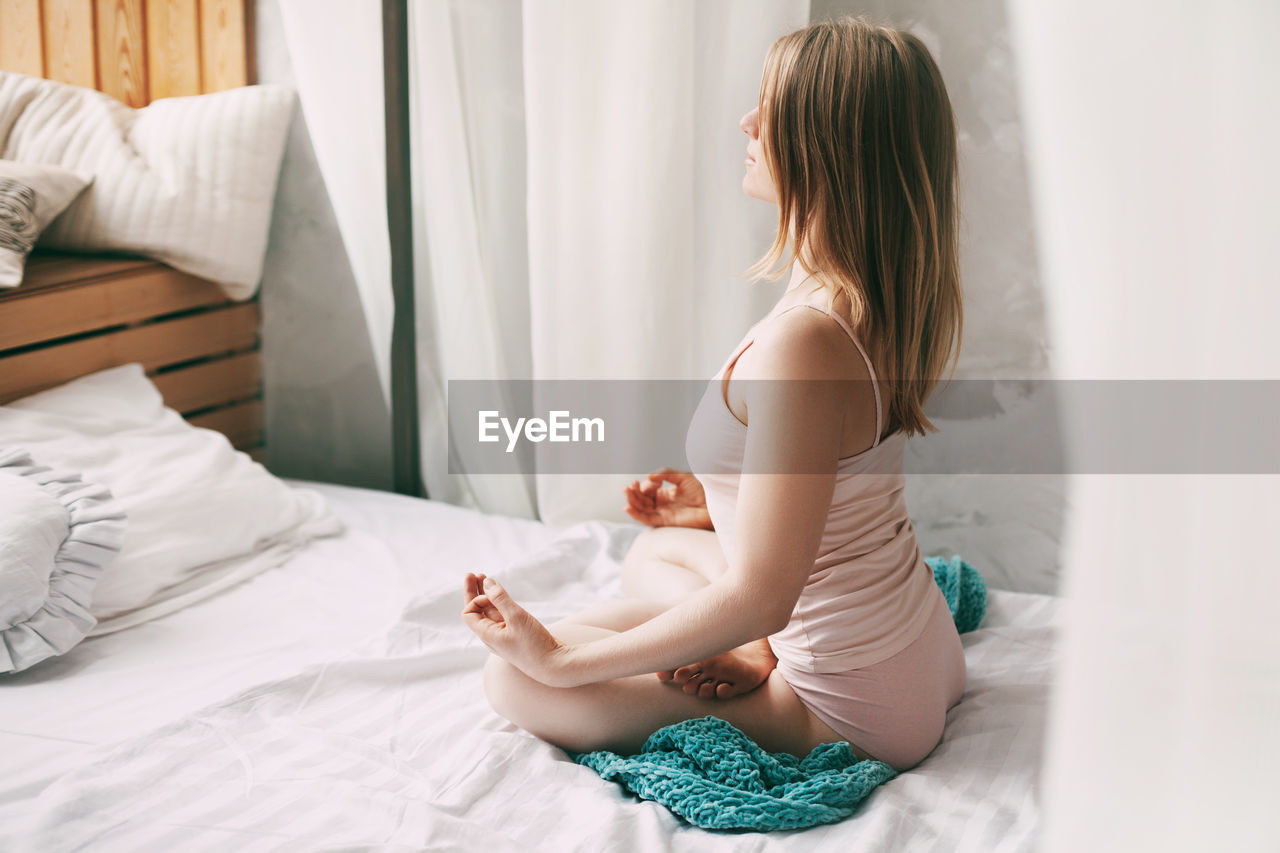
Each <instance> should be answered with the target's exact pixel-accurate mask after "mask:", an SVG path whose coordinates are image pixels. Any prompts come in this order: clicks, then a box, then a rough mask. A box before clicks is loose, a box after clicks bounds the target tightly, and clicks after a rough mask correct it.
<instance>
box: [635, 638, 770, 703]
mask: <svg viewBox="0 0 1280 853" xmlns="http://www.w3.org/2000/svg"><path fill="white" fill-rule="evenodd" d="M777 665H778V659H777V658H776V657H774V656H773V649H771V648H769V641H768V640H765V639H759V640H756V641H755V642H751V643H747V644H746V645H742V646H738V648H736V649H733V650H731V651H727V652H725V653H724V654H722V655H716V656H715V657H713V658H708V659H707V660H704V661H701V662H699V663H691V664H689V665H688V666H682V667H680V668H679V669H677V670H667V671H666V672H660V673H658V678H659V679H661V680H662V681H666V682H669V683H670V684H673V685H675V686H677V687H681V688H682V689H683V690H684V692H685V693H693V694H696V695H697V696H698V698H700V699H728V698H730V697H732V696H741V695H742V694H743V693H748V692H750V691H752V690H755V689H756V688H757V687H759V686H760V685H761V684H764V682H765V679H767V678H768V677H769V673H771V672H773V668H774V667H776V666H777Z"/></svg>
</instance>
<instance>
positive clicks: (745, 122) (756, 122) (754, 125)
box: [738, 107, 760, 137]
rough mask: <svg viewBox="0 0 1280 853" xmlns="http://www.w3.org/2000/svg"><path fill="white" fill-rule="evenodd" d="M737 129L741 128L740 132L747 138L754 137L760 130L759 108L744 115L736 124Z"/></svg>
mask: <svg viewBox="0 0 1280 853" xmlns="http://www.w3.org/2000/svg"><path fill="white" fill-rule="evenodd" d="M738 127H740V128H742V132H743V133H745V134H746V135H747V136H752V137H754V136H755V135H756V132H757V131H758V130H759V128H760V108H759V107H756V108H754V109H752V110H751V112H749V113H747V114H746V115H744V116H743V117H742V119H741V120H740V121H739V122H738Z"/></svg>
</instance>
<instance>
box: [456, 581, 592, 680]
mask: <svg viewBox="0 0 1280 853" xmlns="http://www.w3.org/2000/svg"><path fill="white" fill-rule="evenodd" d="M463 601H464V602H465V604H466V606H465V607H464V608H463V610H462V621H464V622H466V623H467V627H468V628H470V629H471V630H472V631H473V632H475V635H476V636H477V637H479V638H480V640H481V642H483V643H484V644H485V645H486V646H488V647H489V651H491V652H493V653H494V654H495V655H497V656H498V657H500V658H502V659H503V660H505V661H507V663H510V664H511V665H512V666H514V667H515V668H516V669H519V670H520V671H521V672H523V673H524V674H525V675H527V676H529V677H530V678H532V679H534V680H536V681H541V682H542V683H543V684H547V685H550V686H552V687H560V686H565V685H562V684H560V683H559V682H560V681H561V680H562V679H561V676H562V675H563V674H564V672H563V670H564V667H563V665H562V664H563V663H564V658H565V655H566V652H567V650H568V647H567V646H566V645H564V644H563V643H561V642H560V641H559V640H557V639H556V638H555V637H554V636H552V634H551V632H550V631H548V630H547V628H546V626H545V625H543V624H542V623H541V622H539V621H538V620H537V619H536V618H534V616H533V615H532V614H531V613H529V611H527V610H525V609H524V608H523V607H521V606H520V605H519V604H516V602H515V600H514V599H513V598H512V597H511V596H510V595H509V594H508V593H507V591H506V590H505V589H503V588H502V585H501V584H500V583H498V582H497V581H496V580H494V579H493V578H490V577H486V576H485V575H483V574H479V575H476V574H472V573H470V572H468V573H467V579H466V582H465V586H464V589H463Z"/></svg>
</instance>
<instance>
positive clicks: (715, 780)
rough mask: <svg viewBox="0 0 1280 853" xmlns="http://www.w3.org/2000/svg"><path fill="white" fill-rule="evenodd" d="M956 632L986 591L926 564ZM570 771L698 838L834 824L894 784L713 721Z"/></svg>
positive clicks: (663, 733) (938, 561)
mask: <svg viewBox="0 0 1280 853" xmlns="http://www.w3.org/2000/svg"><path fill="white" fill-rule="evenodd" d="M925 559H926V561H927V562H928V563H929V566H930V567H931V568H932V569H933V579H934V581H935V582H936V583H937V584H938V586H939V588H941V589H942V594H943V595H944V596H945V597H946V599H947V606H948V607H949V608H951V615H952V617H953V618H954V619H955V622H956V629H957V630H958V631H959V632H960V633H964V632H966V631H972V630H973V629H975V628H977V627H978V625H979V624H981V622H982V617H983V615H984V614H985V613H986V607H987V585H986V583H985V582H984V581H983V579H982V575H980V574H979V573H978V572H977V571H976V570H975V569H974V568H973V567H972V566H970V565H969V564H968V563H966V562H965V561H964V560H962V559H960V556H959V555H954V556H952V558H951V559H950V560H946V559H943V558H942V557H926V558H925ZM570 756H571V757H572V758H573V760H574V761H576V762H577V763H579V764H581V765H583V766H586V767H590V768H591V769H592V770H595V771H596V772H597V773H599V774H600V775H601V776H602V777H604V778H605V779H613V780H616V781H617V782H619V783H620V784H621V785H622V786H623V787H624V788H626V789H627V790H629V791H631V792H632V793H634V794H636V795H638V796H639V797H641V798H642V799H646V800H654V801H656V802H659V803H661V804H662V805H664V806H666V807H667V808H668V809H670V810H671V811H672V812H674V813H675V814H677V815H679V816H680V817H682V818H684V819H685V820H687V821H688V822H689V823H691V824H693V825H694V826H700V827H702V828H703V829H750V830H757V831H761V830H773V829H800V828H803V827H807V826H816V825H817V824H822V823H835V822H836V821H839V820H843V819H844V818H846V817H848V816H849V815H851V814H853V812H854V811H855V810H856V809H857V807H858V805H859V804H860V803H861V802H862V801H863V800H864V799H866V798H867V797H868V796H869V795H870V794H871V792H872V791H874V790H875V789H876V788H877V787H878V786H880V785H882V784H883V783H885V782H888V781H889V780H890V779H892V778H894V777H895V776H897V775H898V772H897V771H896V770H894V769H893V768H892V767H890V766H889V765H888V764H885V763H884V762H882V761H871V760H867V761H859V760H858V759H857V758H856V757H854V755H853V753H852V752H851V751H850V749H849V744H847V743H845V742H844V741H840V742H839V743H824V744H822V745H821V746H818V747H816V748H815V749H814V750H813V751H812V752H810V753H809V754H808V755H807V756H805V757H804V758H797V757H796V756H794V755H790V754H789V753H785V752H765V751H764V750H763V749H761V748H760V747H759V746H758V745H757V744H756V743H755V741H753V740H751V738H749V737H747V736H746V735H745V734H743V733H742V732H741V731H740V730H739V729H737V728H736V727H734V726H733V725H731V724H729V723H727V722H725V721H724V720H721V719H718V718H716V717H711V716H707V717H702V718H700V719H694V720H685V721H683V722H680V723H675V724H673V725H670V726H666V727H664V728H661V729H658V731H656V732H654V733H653V734H652V735H650V736H649V739H648V740H647V741H646V742H645V744H644V746H643V747H642V748H641V750H640V753H639V754H638V755H627V756H623V755H618V754H617V753H614V752H609V751H607V750H600V751H597V752H587V753H577V754H575V753H570Z"/></svg>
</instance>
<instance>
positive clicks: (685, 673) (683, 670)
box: [675, 663, 701, 684]
mask: <svg viewBox="0 0 1280 853" xmlns="http://www.w3.org/2000/svg"><path fill="white" fill-rule="evenodd" d="M700 672H701V670H699V669H698V665H697V664H693V663H691V664H688V665H687V666H682V667H680V668H679V669H677V670H676V671H675V679H676V681H679V682H680V683H681V684H684V683H685V682H686V681H688V680H689V679H690V678H693V677H694V676H695V675H698V674H699V673H700Z"/></svg>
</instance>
